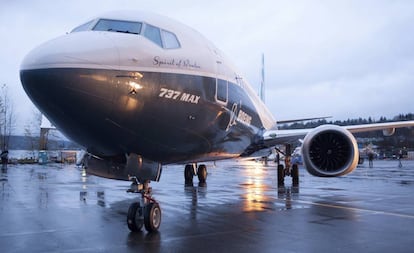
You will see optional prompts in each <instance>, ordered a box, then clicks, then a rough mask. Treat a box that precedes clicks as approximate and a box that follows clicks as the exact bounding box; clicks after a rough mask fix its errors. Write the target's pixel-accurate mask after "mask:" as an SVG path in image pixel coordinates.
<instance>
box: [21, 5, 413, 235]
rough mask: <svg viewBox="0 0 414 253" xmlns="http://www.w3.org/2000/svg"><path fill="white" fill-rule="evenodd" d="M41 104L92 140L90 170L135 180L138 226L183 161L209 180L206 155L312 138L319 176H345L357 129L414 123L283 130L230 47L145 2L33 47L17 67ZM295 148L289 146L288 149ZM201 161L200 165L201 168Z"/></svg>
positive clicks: (57, 121) (132, 219) (154, 215)
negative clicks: (159, 186) (165, 175)
mask: <svg viewBox="0 0 414 253" xmlns="http://www.w3.org/2000/svg"><path fill="white" fill-rule="evenodd" d="M20 79H21V83H22V86H23V88H24V90H25V92H26V93H27V95H28V96H29V98H30V99H31V100H32V102H33V103H34V104H35V105H36V106H37V107H38V108H39V110H40V111H41V112H42V113H43V114H44V115H45V116H46V117H47V118H48V119H49V120H50V121H51V123H52V124H53V125H54V126H56V128H57V129H59V130H60V131H62V132H63V133H64V134H65V135H66V136H67V137H69V138H70V139H72V140H73V141H75V142H77V143H78V144H80V145H81V146H83V147H85V149H86V151H87V155H86V156H85V157H84V159H83V162H84V165H85V167H86V168H87V171H88V173H89V174H94V175H97V176H101V177H106V178H112V179H119V180H130V181H132V184H131V189H130V190H131V191H132V192H135V193H138V194H140V195H139V201H138V202H134V203H132V204H131V205H130V207H129V210H128V215H127V225H128V228H129V229H130V230H131V231H140V230H141V229H142V227H143V226H145V229H146V230H147V231H148V232H153V231H157V230H158V229H159V226H160V223H161V208H160V206H159V203H158V202H157V201H156V200H155V199H154V198H152V188H151V187H149V184H150V182H151V181H158V180H160V176H161V172H162V167H163V166H164V165H167V164H183V165H185V166H184V167H185V168H184V178H185V182H186V183H191V184H192V181H193V176H195V175H197V176H198V178H199V180H200V183H205V182H206V177H207V169H206V166H205V165H204V164H201V163H203V162H207V161H215V160H221V159H230V158H240V157H254V156H257V157H262V156H263V154H267V153H268V152H269V150H271V149H272V148H273V147H275V146H276V145H278V144H282V145H284V144H286V143H289V142H290V141H292V140H297V139H299V138H304V139H303V146H302V155H303V162H304V165H305V167H306V169H307V170H308V172H309V173H310V174H312V175H314V176H320V177H336V176H342V175H346V174H348V173H350V172H352V171H353V170H354V169H355V168H356V167H357V163H358V156H359V155H358V147H357V142H356V140H355V138H354V136H353V135H352V133H358V132H363V131H374V130H383V131H384V134H386V135H390V134H393V133H394V131H395V128H400V127H410V126H414V121H404V122H392V123H383V124H369V125H357V126H346V127H339V126H336V125H323V126H320V127H317V128H314V129H297V130H279V129H278V128H277V122H276V120H275V119H274V117H273V116H272V114H271V113H270V111H269V110H268V108H267V107H266V106H265V104H264V103H263V102H262V101H261V100H260V98H259V97H258V96H257V94H256V93H255V92H254V90H253V89H252V87H251V86H250V85H249V84H248V82H247V81H246V79H245V78H243V76H242V75H241V74H240V72H239V71H238V70H236V68H235V67H234V66H233V65H232V64H231V62H230V61H229V60H228V59H227V58H226V57H225V56H224V54H223V53H222V52H221V51H220V50H219V49H218V48H217V47H215V46H214V45H213V43H211V42H210V41H209V40H207V39H206V38H205V37H203V36H202V35H201V34H200V33H198V32H197V31H195V30H194V29H192V28H190V27H188V26H186V25H184V24H182V23H180V22H177V21H175V20H173V19H170V18H167V17H164V16H160V15H157V14H153V13H148V12H143V11H115V12H109V13H105V14H102V15H100V16H97V17H95V18H93V19H91V20H89V21H88V22H86V23H84V24H82V25H80V26H78V27H76V28H74V29H73V30H72V31H71V32H70V33H67V34H65V35H62V36H60V37H57V38H55V39H52V40H50V41H47V42H45V43H44V44H42V45H40V46H38V47H36V48H34V49H33V50H32V51H31V52H29V53H28V55H27V56H26V57H25V58H24V60H23V62H22V64H21V67H20ZM287 155H289V154H287ZM196 165H199V166H198V168H197V171H196Z"/></svg>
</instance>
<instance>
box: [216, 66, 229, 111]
mask: <svg viewBox="0 0 414 253" xmlns="http://www.w3.org/2000/svg"><path fill="white" fill-rule="evenodd" d="M221 64H222V63H221V61H217V76H216V96H215V97H216V101H217V102H219V103H223V104H227V101H228V93H229V88H228V83H227V80H223V78H224V76H223V74H222V66H221Z"/></svg>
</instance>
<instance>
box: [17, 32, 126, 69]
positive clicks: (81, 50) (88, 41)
mask: <svg viewBox="0 0 414 253" xmlns="http://www.w3.org/2000/svg"><path fill="white" fill-rule="evenodd" d="M118 65H119V55H118V50H117V48H116V45H115V43H114V42H113V40H112V39H111V38H110V37H109V36H108V35H107V34H105V33H99V32H77V33H71V34H67V35H64V36H61V37H58V38H56V39H53V40H50V41H48V42H46V43H44V44H42V45H40V46H38V47H37V48H35V49H33V50H32V51H31V52H30V53H29V54H28V55H27V56H26V57H25V59H24V60H23V62H22V64H21V67H20V69H21V70H28V69H47V68H84V67H91V66H93V67H95V68H112V69H117V68H118Z"/></svg>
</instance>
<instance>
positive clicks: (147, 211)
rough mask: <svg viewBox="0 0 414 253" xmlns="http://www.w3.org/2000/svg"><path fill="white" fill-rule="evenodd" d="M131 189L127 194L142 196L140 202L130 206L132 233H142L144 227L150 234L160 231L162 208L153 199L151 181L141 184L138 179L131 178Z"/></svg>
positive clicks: (129, 219)
mask: <svg viewBox="0 0 414 253" xmlns="http://www.w3.org/2000/svg"><path fill="white" fill-rule="evenodd" d="M130 180H131V181H132V184H131V188H130V189H128V191H127V192H131V193H138V194H141V198H140V201H139V202H134V203H132V204H131V205H130V206H129V209H128V215H127V224H128V228H129V230H131V231H132V232H137V231H141V229H142V226H144V225H145V229H146V230H147V231H148V232H156V231H158V229H159V227H160V225H161V208H160V205H159V204H158V202H157V201H155V199H153V198H152V197H151V195H152V188H151V187H149V182H150V181H149V180H147V181H145V182H144V183H143V184H142V183H139V182H138V180H137V178H136V177H131V178H130Z"/></svg>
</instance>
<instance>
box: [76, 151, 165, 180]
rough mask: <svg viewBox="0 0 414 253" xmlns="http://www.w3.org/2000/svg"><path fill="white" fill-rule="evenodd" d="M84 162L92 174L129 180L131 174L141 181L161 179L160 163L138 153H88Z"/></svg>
mask: <svg viewBox="0 0 414 253" xmlns="http://www.w3.org/2000/svg"><path fill="white" fill-rule="evenodd" d="M83 164H84V165H85V167H86V168H87V172H88V173H89V174H92V175H96V176H99V177H105V178H111V179H118V180H129V177H130V176H135V177H136V178H137V179H138V181H139V182H141V183H143V182H145V181H146V180H151V181H159V179H160V176H161V171H162V166H161V164H160V163H157V162H153V161H150V160H147V159H144V158H143V157H142V156H139V155H137V154H128V155H119V156H113V157H106V158H100V157H96V156H92V155H86V156H85V157H84V159H83Z"/></svg>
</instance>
